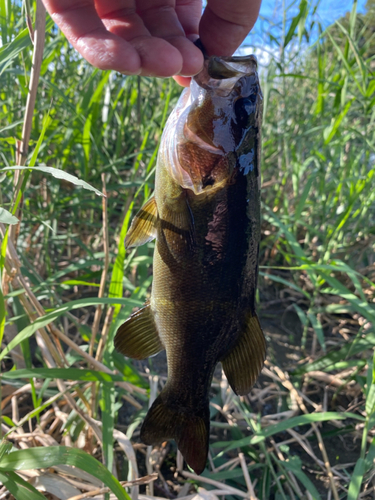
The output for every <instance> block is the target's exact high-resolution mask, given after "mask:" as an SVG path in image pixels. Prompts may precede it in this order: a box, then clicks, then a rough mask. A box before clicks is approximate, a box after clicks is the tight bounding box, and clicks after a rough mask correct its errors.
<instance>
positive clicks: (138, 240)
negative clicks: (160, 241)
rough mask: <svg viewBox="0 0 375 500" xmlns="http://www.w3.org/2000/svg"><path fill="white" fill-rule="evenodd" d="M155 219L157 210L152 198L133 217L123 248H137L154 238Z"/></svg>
mask: <svg viewBox="0 0 375 500" xmlns="http://www.w3.org/2000/svg"><path fill="white" fill-rule="evenodd" d="M157 219H158V209H157V206H156V202H155V198H154V197H152V198H150V199H149V200H148V202H147V203H145V204H144V205H143V207H142V208H141V209H140V210H139V212H138V213H137V214H136V215H135V217H134V219H133V221H132V223H131V226H130V229H129V231H128V234H127V235H126V238H125V247H126V248H131V247H139V246H140V245H144V244H145V243H148V242H149V241H151V240H153V239H154V238H156V221H157Z"/></svg>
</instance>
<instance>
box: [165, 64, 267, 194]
mask: <svg viewBox="0 0 375 500" xmlns="http://www.w3.org/2000/svg"><path fill="white" fill-rule="evenodd" d="M256 66H257V65H256V59H255V57H254V56H246V57H240V58H219V57H211V58H208V59H207V60H206V61H205V65H204V69H203V70H202V71H201V72H200V73H199V74H198V75H197V76H196V77H194V78H193V79H192V82H191V85H190V88H188V89H185V91H184V92H183V93H182V95H181V97H180V99H179V101H178V103H177V106H176V108H175V109H174V111H173V112H172V114H171V116H170V117H169V119H168V122H167V124H166V127H165V130H164V133H163V136H162V140H161V145H160V150H159V161H160V162H161V163H162V164H163V165H164V166H165V168H166V169H167V170H168V174H169V175H170V176H171V177H172V179H173V180H174V181H175V182H176V183H177V184H178V185H179V186H180V187H181V188H182V189H189V190H191V191H192V192H193V193H194V194H195V195H201V194H209V193H210V194H211V193H212V192H214V191H216V190H217V189H221V188H222V187H224V186H225V185H227V184H228V183H232V182H233V177H234V176H235V175H236V170H238V169H240V170H241V171H243V173H244V174H245V175H246V174H247V173H248V171H249V169H251V168H252V167H251V165H252V164H253V163H254V161H253V159H254V155H255V151H254V148H253V147H252V145H251V137H253V136H254V129H256V128H259V123H260V120H261V107H262V94H261V91H260V86H259V81H258V76H257V72H256Z"/></svg>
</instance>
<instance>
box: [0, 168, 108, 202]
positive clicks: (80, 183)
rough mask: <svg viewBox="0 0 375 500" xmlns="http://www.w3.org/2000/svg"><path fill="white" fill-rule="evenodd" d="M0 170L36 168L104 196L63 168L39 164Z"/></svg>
mask: <svg viewBox="0 0 375 500" xmlns="http://www.w3.org/2000/svg"><path fill="white" fill-rule="evenodd" d="M2 170H36V171H39V172H45V173H46V174H51V175H52V176H53V177H55V178H56V179H63V180H64V181H67V182H71V183H72V184H74V185H75V186H80V187H83V188H84V189H87V190H88V191H94V193H95V194H97V195H98V196H104V194H103V193H102V192H101V191H99V190H98V189H96V188H94V187H93V186H91V185H90V184H88V183H87V182H85V181H83V180H82V179H78V177H76V176H75V175H72V174H68V172H65V171H64V170H60V169H58V168H53V167H46V166H43V165H39V166H38V167H20V166H17V167H5V168H3V169H2Z"/></svg>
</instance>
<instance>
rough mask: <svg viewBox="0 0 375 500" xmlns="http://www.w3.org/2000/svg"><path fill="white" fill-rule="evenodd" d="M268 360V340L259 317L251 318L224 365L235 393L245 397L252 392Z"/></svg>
mask: <svg viewBox="0 0 375 500" xmlns="http://www.w3.org/2000/svg"><path fill="white" fill-rule="evenodd" d="M265 359H266V339H265V338H264V335H263V332H262V328H261V326H260V323H259V319H258V316H257V315H256V314H254V316H250V318H249V319H248V321H247V322H246V325H245V327H244V329H243V331H242V333H241V334H240V337H239V339H238V341H237V343H236V345H235V346H234V348H233V349H232V350H231V351H230V352H229V354H228V355H227V356H225V358H224V359H222V361H221V362H222V365H223V369H224V372H225V375H226V377H227V379H228V382H229V385H230V386H231V388H232V389H233V391H234V392H235V393H236V394H238V395H240V396H243V395H245V394H248V393H249V392H250V389H251V388H252V386H253V385H254V383H255V381H256V379H257V378H258V376H259V374H260V372H261V370H262V367H263V364H264V360H265Z"/></svg>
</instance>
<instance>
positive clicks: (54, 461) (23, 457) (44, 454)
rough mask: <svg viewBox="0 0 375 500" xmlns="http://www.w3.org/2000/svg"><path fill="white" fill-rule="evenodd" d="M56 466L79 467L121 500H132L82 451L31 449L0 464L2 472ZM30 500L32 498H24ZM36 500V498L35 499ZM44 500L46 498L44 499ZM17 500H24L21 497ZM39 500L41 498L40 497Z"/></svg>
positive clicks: (116, 482)
mask: <svg viewBox="0 0 375 500" xmlns="http://www.w3.org/2000/svg"><path fill="white" fill-rule="evenodd" d="M55 465H71V466H73V467H78V468H79V469H82V470H83V471H85V472H88V473H89V474H91V475H92V476H94V477H96V478H97V479H100V480H101V481H102V482H103V483H104V484H105V485H106V486H108V487H109V488H110V489H111V491H112V492H113V493H114V494H115V495H116V497H117V498H118V499H119V500H130V497H129V495H128V494H127V493H126V492H125V490H124V488H123V487H122V486H121V484H120V483H119V482H118V481H117V479H116V478H115V477H114V476H113V475H112V474H111V473H110V472H109V471H108V470H107V469H106V468H105V467H104V465H103V464H101V463H100V462H98V460H96V459H95V458H94V457H92V456H91V455H88V454H87V453H85V452H84V451H82V450H79V449H76V448H68V447H66V446H49V447H48V448H45V447H38V448H29V449H27V450H18V451H14V452H12V453H9V455H7V456H6V457H5V458H4V459H3V460H2V462H1V464H0V471H1V472H4V471H7V472H10V471H16V470H30V469H46V468H48V467H54V466H55ZM23 498H25V500H29V499H30V498H31V497H28V498H26V497H23ZM35 498H36V497H35ZM42 498H44V497H42ZM17 500H22V499H20V497H18V498H17ZM38 500H39V497H38Z"/></svg>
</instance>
